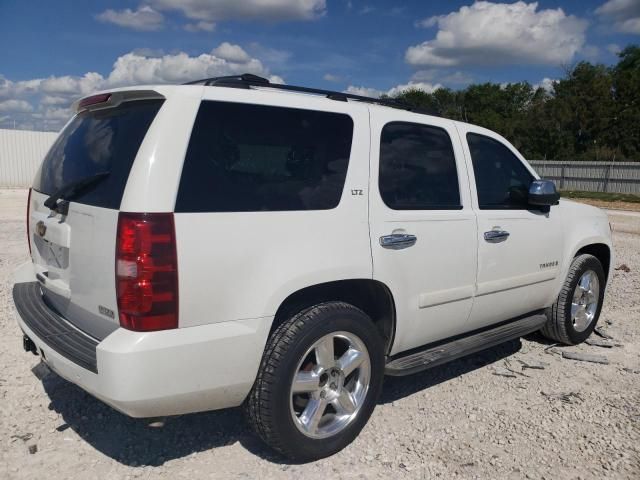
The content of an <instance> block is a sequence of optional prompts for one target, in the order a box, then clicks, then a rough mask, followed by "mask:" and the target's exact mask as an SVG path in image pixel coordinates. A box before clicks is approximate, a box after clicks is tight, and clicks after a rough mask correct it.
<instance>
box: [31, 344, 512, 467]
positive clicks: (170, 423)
mask: <svg viewBox="0 0 640 480" xmlns="http://www.w3.org/2000/svg"><path fill="white" fill-rule="evenodd" d="M519 349H520V341H519V340H515V341H511V342H507V343H505V344H502V345H500V346H498V347H495V348H492V349H489V350H485V351H483V352H479V353H477V354H474V355H470V356H468V357H465V358H462V359H459V360H456V361H453V362H451V363H449V364H446V365H443V366H440V367H437V368H434V369H433V370H426V371H424V372H421V373H417V374H414V375H411V376H407V377H387V378H385V383H384V387H383V393H382V395H381V398H380V400H379V404H385V403H389V402H393V401H396V400H398V399H401V398H403V397H406V396H409V395H412V394H414V393H416V392H418V391H420V390H424V389H427V388H431V387H435V386H437V385H439V384H440V383H443V382H446V381H448V380H451V379H452V378H455V377H458V376H460V375H463V374H465V373H468V372H471V371H473V370H476V369H478V368H482V367H485V366H487V365H490V364H491V363H494V362H497V361H499V360H501V359H503V358H506V357H508V356H509V355H512V354H513V353H515V352H517V351H518V350H519ZM36 368H37V367H36ZM34 370H35V369H34ZM42 382H43V385H44V389H45V391H46V393H47V395H48V396H49V398H50V400H51V402H50V404H49V409H50V410H53V411H55V412H58V413H59V414H60V415H61V416H62V419H63V420H64V423H63V424H62V425H60V426H59V427H58V428H57V430H58V431H59V432H63V431H64V430H66V429H68V428H70V429H72V430H73V431H74V432H76V433H77V434H78V435H79V436H80V437H81V438H82V439H84V440H85V441H86V442H88V443H89V444H90V445H91V446H93V447H94V448H95V449H96V450H98V451H99V452H101V453H103V454H104V455H106V456H108V457H110V458H112V459H114V460H116V461H117V462H120V463H122V464H124V465H128V466H132V467H138V466H140V467H142V466H160V465H163V464H164V463H165V462H167V461H169V460H173V459H178V458H183V457H186V456H188V455H191V454H193V453H197V452H202V451H206V450H210V449H214V448H217V447H222V446H227V445H232V444H234V443H237V442H239V443H240V444H241V445H242V446H243V447H244V448H246V449H247V450H248V451H249V452H251V453H253V454H255V455H257V456H259V457H261V458H263V459H265V460H267V461H269V462H272V463H278V464H286V463H289V462H288V461H287V460H286V459H285V458H283V457H281V456H280V455H278V454H276V453H274V452H273V451H272V450H270V449H269V448H268V447H266V446H265V445H264V444H263V443H262V442H261V440H260V439H259V438H258V437H257V435H255V434H254V433H253V432H252V431H251V430H250V429H249V427H248V425H247V424H246V422H245V421H244V418H243V416H242V412H241V409H240V408H234V409H228V410H219V411H214V412H204V413H195V414H190V415H182V416H178V417H170V418H168V419H167V420H166V423H165V425H164V427H162V428H152V427H149V420H148V419H146V420H145V419H133V418H130V417H127V416H126V415H123V414H121V413H120V412H117V411H116V410H113V409H112V408H111V407H109V406H108V405H106V404H104V403H102V402H101V401H100V400H97V399H96V398H94V397H92V396H91V395H89V394H88V393H86V392H84V391H83V390H82V389H80V388H79V387H77V386H75V385H73V384H71V383H69V382H67V381H66V380H64V379H62V378H61V377H59V376H58V375H56V374H55V373H53V372H52V373H49V374H47V375H45V376H44V378H42Z"/></svg>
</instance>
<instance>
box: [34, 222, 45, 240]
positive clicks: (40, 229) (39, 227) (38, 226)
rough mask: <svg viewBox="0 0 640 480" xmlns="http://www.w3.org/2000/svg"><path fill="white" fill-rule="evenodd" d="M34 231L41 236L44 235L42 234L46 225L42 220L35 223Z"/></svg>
mask: <svg viewBox="0 0 640 480" xmlns="http://www.w3.org/2000/svg"><path fill="white" fill-rule="evenodd" d="M36 232H37V233H38V235H40V236H41V237H44V234H45V233H47V226H46V225H45V224H44V222H43V221H42V220H40V221H39V222H38V223H36Z"/></svg>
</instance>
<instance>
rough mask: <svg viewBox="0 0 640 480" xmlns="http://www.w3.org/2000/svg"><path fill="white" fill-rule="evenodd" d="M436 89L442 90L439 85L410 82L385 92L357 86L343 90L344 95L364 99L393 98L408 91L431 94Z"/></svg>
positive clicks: (350, 86)
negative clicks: (357, 96) (350, 94)
mask: <svg viewBox="0 0 640 480" xmlns="http://www.w3.org/2000/svg"><path fill="white" fill-rule="evenodd" d="M438 88H442V85H440V84H439V83H437V84H435V85H434V84H432V83H427V82H416V81H413V80H411V81H409V83H405V84H401V85H396V86H395V87H392V88H390V89H389V90H387V91H384V90H378V89H375V88H369V87H358V86H354V85H349V86H348V87H347V89H346V90H345V93H352V94H354V95H362V96H364V97H374V98H378V97H381V96H382V95H388V96H390V97H395V96H396V95H400V94H401V93H404V92H406V91H409V90H422V91H423V92H426V93H433V92H435V91H436V90H437V89H438Z"/></svg>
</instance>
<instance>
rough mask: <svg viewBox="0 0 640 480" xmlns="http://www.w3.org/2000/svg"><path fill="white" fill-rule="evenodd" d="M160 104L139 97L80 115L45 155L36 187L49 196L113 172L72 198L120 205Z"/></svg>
mask: <svg viewBox="0 0 640 480" xmlns="http://www.w3.org/2000/svg"><path fill="white" fill-rule="evenodd" d="M162 102H163V101H162V100H137V101H133V102H124V103H123V104H121V105H120V106H119V107H115V108H106V109H103V110H94V111H85V112H81V113H79V114H78V115H76V117H75V118H74V119H73V120H72V121H71V123H69V125H67V127H66V128H65V129H64V130H63V131H62V132H61V133H60V136H59V137H58V139H57V140H56V141H55V143H54V144H53V146H52V147H51V150H49V153H47V156H46V157H45V158H44V160H43V162H42V165H41V166H40V169H39V170H38V173H36V176H35V178H34V181H33V188H34V190H37V191H39V192H41V193H45V194H47V195H51V194H53V193H55V192H56V191H57V190H59V189H60V188H62V187H64V186H66V185H68V184H69V183H72V182H76V181H78V180H81V179H83V178H86V177H90V176H92V175H96V174H98V173H103V172H105V173H108V174H109V175H108V176H107V177H105V178H104V180H102V181H100V182H99V183H96V184H95V185H93V186H91V188H87V189H85V190H83V191H81V192H78V193H77V195H75V196H74V197H73V201H74V202H79V203H84V204H87V205H93V206H96V207H103V208H113V209H117V208H120V202H121V201H122V195H123V193H124V188H125V185H126V183H127V179H128V178H129V172H130V170H131V166H132V165H133V161H134V159H135V158H136V154H137V153H138V149H139V148H140V144H141V143H142V140H143V139H144V137H145V135H146V134H147V130H148V129H149V126H150V125H151V122H152V121H153V119H154V118H155V116H156V114H157V113H158V110H159V109H160V107H161V106H162Z"/></svg>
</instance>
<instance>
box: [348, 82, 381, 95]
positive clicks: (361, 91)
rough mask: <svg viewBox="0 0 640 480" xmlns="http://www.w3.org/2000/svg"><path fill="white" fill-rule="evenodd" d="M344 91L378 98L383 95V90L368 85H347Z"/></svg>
mask: <svg viewBox="0 0 640 480" xmlns="http://www.w3.org/2000/svg"><path fill="white" fill-rule="evenodd" d="M345 93H351V94H353V95H360V96H362V97H374V98H378V97H380V96H382V95H384V93H385V92H383V91H382V90H377V89H375V88H369V87H357V86H355V85H349V86H348V87H347V89H346V90H345Z"/></svg>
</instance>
